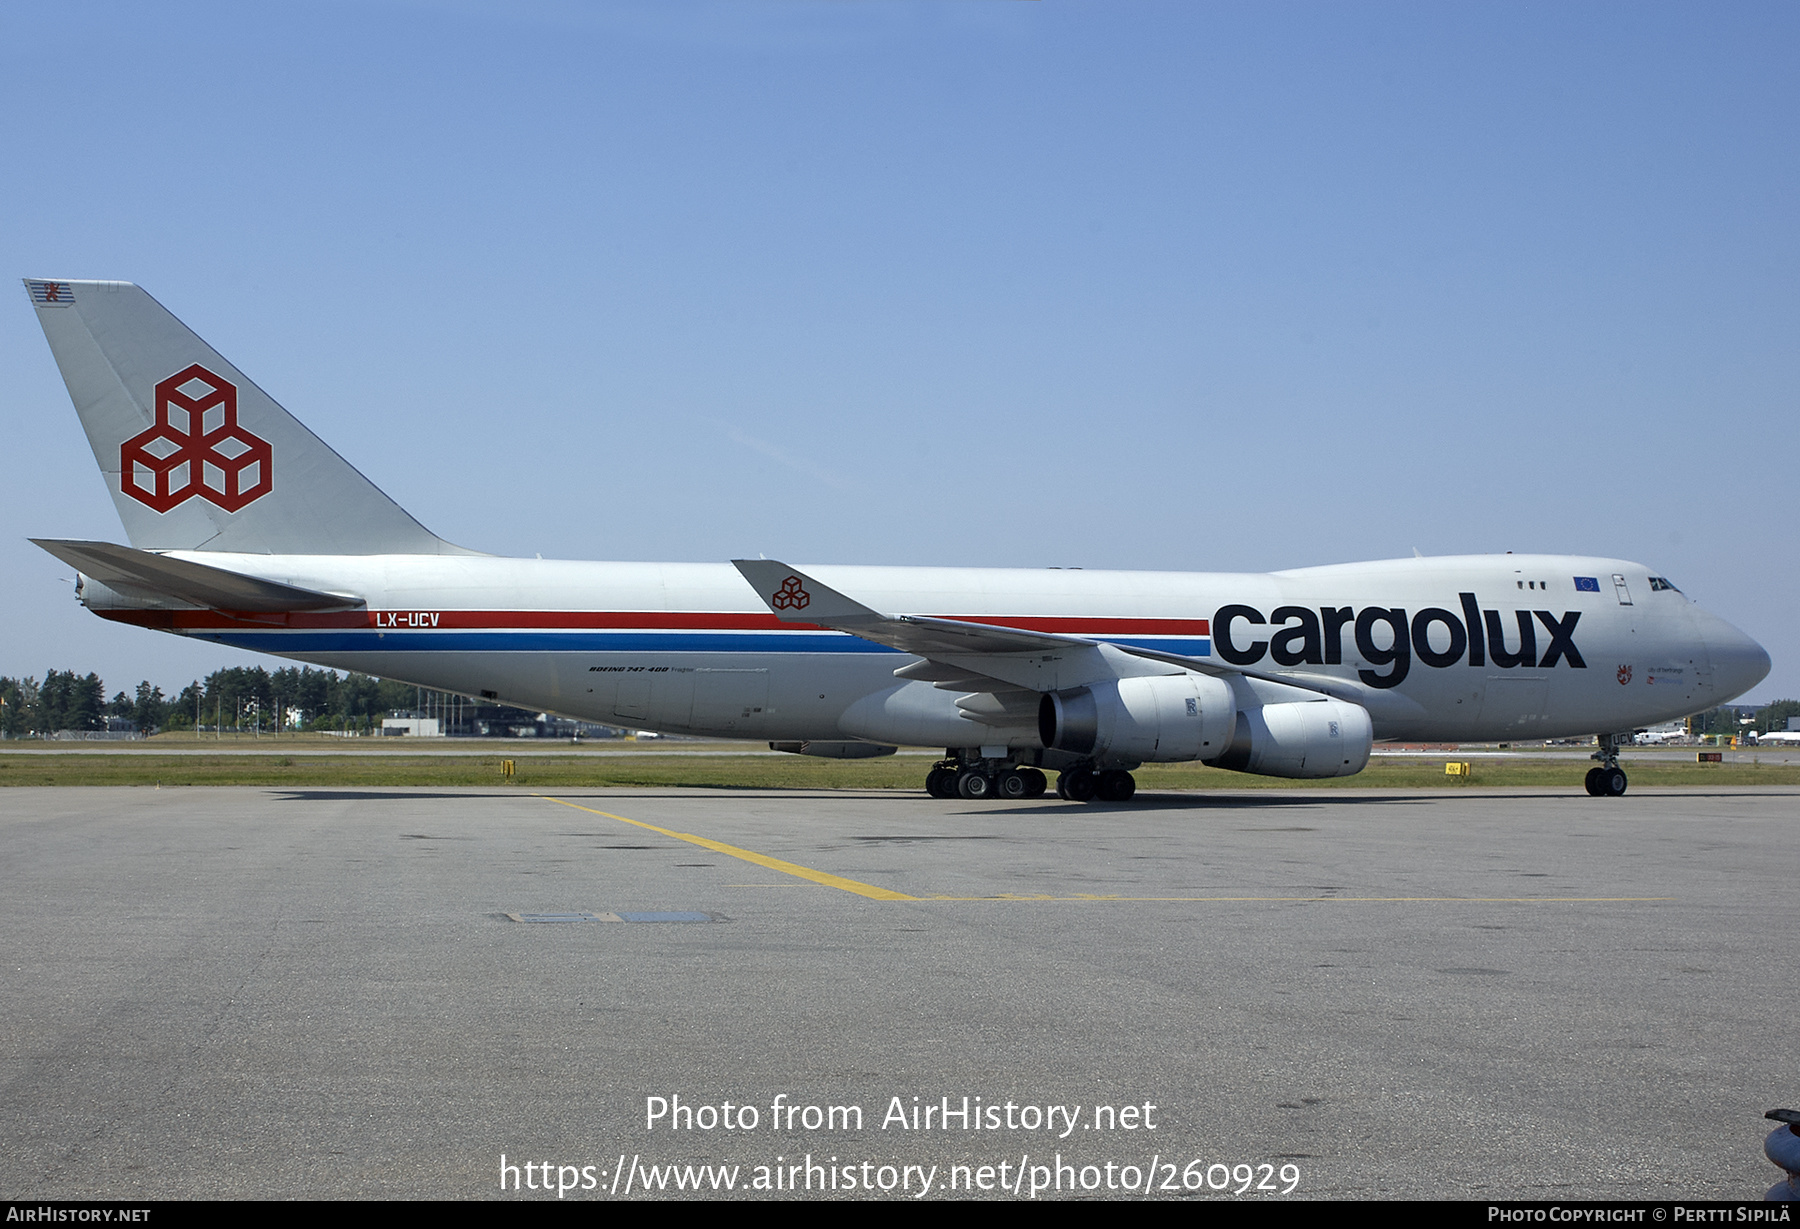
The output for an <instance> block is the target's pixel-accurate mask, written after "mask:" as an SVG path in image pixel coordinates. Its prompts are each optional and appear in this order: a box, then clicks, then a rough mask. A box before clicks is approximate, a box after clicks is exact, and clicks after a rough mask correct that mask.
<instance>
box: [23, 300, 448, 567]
mask: <svg viewBox="0 0 1800 1229" xmlns="http://www.w3.org/2000/svg"><path fill="white" fill-rule="evenodd" d="M25 288H26V290H27V291H28V292H29V293H30V295H31V301H32V305H33V306H34V307H35V308H36V309H37V314H38V322H39V323H40V324H42V325H43V327H44V336H45V337H46V338H48V339H49V342H50V349H51V352H52V353H54V354H55V355H56V363H57V366H58V367H60V368H62V376H63V382H64V383H65V384H67V385H68V387H69V396H70V398H71V399H72V400H73V401H74V402H75V412H76V413H77V414H78V415H80V416H81V425H82V427H83V428H85V429H86V431H87V436H88V443H89V444H91V445H92V446H93V449H94V459H95V460H97V461H99V462H100V470H101V472H102V473H103V474H105V476H106V486H107V489H108V490H110V491H111V492H112V497H113V504H114V505H115V506H116V507H117V508H118V510H119V519H120V520H121V521H123V522H124V523H125V535H126V537H128V538H129V539H130V540H131V544H132V545H133V546H136V547H139V548H141V549H145V550H216V551H243V552H247V553H256V554H262V553H267V554H277V555H377V554H423V555H442V554H458V555H463V554H471V553H474V552H471V551H467V550H464V549H463V548H462V547H459V546H452V545H451V544H450V543H448V542H445V541H444V540H443V539H442V538H439V537H438V536H437V535H436V534H434V533H432V532H431V531H430V530H428V529H426V528H425V527H424V526H423V525H421V524H419V522H417V521H415V520H414V519H413V518H412V517H411V516H410V515H408V513H407V512H406V510H405V509H404V508H402V507H401V506H400V505H399V504H397V503H395V502H394V501H393V500H391V499H389V498H388V497H387V496H386V495H384V494H382V492H381V490H380V489H379V488H378V487H376V485H375V484H374V483H372V482H370V481H369V480H368V479H367V478H365V477H363V476H362V475H361V474H360V473H358V472H357V471H356V469H355V468H354V467H353V466H351V464H350V463H349V462H348V461H346V460H344V458H342V457H340V456H339V455H338V454H337V453H335V452H333V451H332V450H331V449H330V448H329V447H328V446H327V445H326V444H325V442H324V441H323V440H321V439H320V438H319V437H318V436H316V435H314V434H313V433H312V432H311V431H308V430H307V429H306V428H305V427H304V426H302V425H301V423H300V422H299V420H298V419H296V418H295V417H294V416H293V415H291V414H289V413H288V412H287V411H286V410H284V409H282V408H281V406H279V405H277V404H276V403H275V400H274V398H272V397H270V396H269V395H268V394H267V393H265V392H263V390H262V389H260V388H258V387H257V386H256V385H254V384H252V383H251V382H250V381H249V379H248V378H246V377H245V376H244V374H243V373H242V372H241V371H239V370H238V369H237V368H236V367H234V366H232V365H231V364H230V363H228V362H227V361H225V359H224V358H223V357H221V356H220V355H219V353H218V352H217V351H216V350H214V349H213V348H212V347H211V346H209V345H207V344H206V343H205V342H204V341H202V340H200V338H199V337H197V336H195V335H194V332H193V330H191V329H189V328H188V327H187V326H186V325H184V324H182V323H181V321H179V320H177V319H176V318H175V317H174V316H172V315H170V314H169V312H168V311H167V310H166V309H165V308H164V307H163V306H162V304H160V303H158V302H157V301H156V300H155V299H153V298H151V297H150V296H149V295H148V294H146V293H144V291H143V290H141V289H140V288H138V287H137V286H134V285H132V284H131V283H130V282H77V281H45V280H40V279H36V278H27V279H26V281H25Z"/></svg>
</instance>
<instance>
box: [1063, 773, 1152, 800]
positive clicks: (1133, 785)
mask: <svg viewBox="0 0 1800 1229" xmlns="http://www.w3.org/2000/svg"><path fill="white" fill-rule="evenodd" d="M1135 793H1137V778H1136V777H1133V776H1132V775H1131V774H1130V773H1128V772H1126V771H1125V770H1123V769H1121V768H1106V769H1102V770H1101V771H1099V772H1095V771H1094V770H1093V769H1092V768H1071V769H1069V771H1067V772H1065V773H1063V774H1062V775H1060V776H1058V777H1057V778H1056V796H1057V797H1058V798H1061V799H1064V800H1065V801H1068V802H1130V801H1131V796H1132V795H1133V794H1135Z"/></svg>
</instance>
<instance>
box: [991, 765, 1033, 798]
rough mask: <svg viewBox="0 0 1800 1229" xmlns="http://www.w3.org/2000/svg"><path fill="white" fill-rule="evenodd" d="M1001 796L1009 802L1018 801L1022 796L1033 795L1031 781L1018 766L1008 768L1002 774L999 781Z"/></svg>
mask: <svg viewBox="0 0 1800 1229" xmlns="http://www.w3.org/2000/svg"><path fill="white" fill-rule="evenodd" d="M997 784H998V785H999V787H1000V796H1001V797H1002V798H1004V799H1006V800H1007V801H1008V802H1017V801H1018V800H1019V799H1021V798H1029V797H1031V781H1030V780H1029V779H1028V778H1027V777H1026V776H1025V774H1024V773H1023V772H1020V771H1019V770H1018V769H1017V768H1008V769H1007V770H1006V771H1005V772H1003V773H1001V774H1000V780H999V781H998V783H997Z"/></svg>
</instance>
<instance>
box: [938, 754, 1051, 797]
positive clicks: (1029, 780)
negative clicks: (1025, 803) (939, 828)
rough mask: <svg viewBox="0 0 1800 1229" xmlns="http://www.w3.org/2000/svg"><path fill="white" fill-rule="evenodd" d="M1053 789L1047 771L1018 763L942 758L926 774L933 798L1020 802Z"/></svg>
mask: <svg viewBox="0 0 1800 1229" xmlns="http://www.w3.org/2000/svg"><path fill="white" fill-rule="evenodd" d="M1049 788H1050V782H1049V781H1048V780H1047V779H1046V778H1045V776H1044V774H1043V773H1041V772H1039V771H1038V770H1037V769H1035V768H1022V767H1019V766H1018V765H1015V764H983V763H980V762H972V763H967V764H964V763H960V762H958V761H957V760H939V761H938V762H937V763H936V764H935V765H933V766H932V769H931V771H930V772H929V773H927V774H926V776H925V792H926V793H928V794H930V795H931V796H932V797H933V798H967V799H968V800H969V801H971V802H979V801H981V800H982V799H984V798H1004V799H1006V800H1007V801H1008V802H1017V801H1020V800H1022V799H1026V798H1040V797H1042V796H1043V795H1044V792H1045V791H1046V790H1048V789H1049Z"/></svg>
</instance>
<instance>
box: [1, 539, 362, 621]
mask: <svg viewBox="0 0 1800 1229" xmlns="http://www.w3.org/2000/svg"><path fill="white" fill-rule="evenodd" d="M31 541H32V542H33V543H35V544H36V545H38V546H41V547H43V548H44V549H45V550H47V551H49V552H50V553H51V554H52V555H55V556H56V557H57V558H58V559H61V560H62V561H63V562H64V563H67V564H69V565H70V566H72V567H74V568H76V569H77V570H78V571H80V572H82V573H84V574H85V575H87V576H90V577H92V578H93V579H95V580H97V581H99V582H100V583H101V584H103V585H105V586H106V587H107V588H109V589H115V590H117V591H119V592H120V593H123V594H125V595H127V596H128V597H134V598H148V599H151V600H157V599H168V598H173V599H175V600H176V601H177V602H183V603H186V604H188V605H190V606H199V607H204V608H207V609H212V610H243V611H274V610H352V609H355V608H356V607H358V606H361V605H362V604H363V602H362V599H361V598H355V597H345V596H343V595H341V594H336V593H320V592H319V591H317V590H316V589H301V588H298V587H296V586H294V585H284V584H281V583H279V582H277V581H273V580H264V579H262V578H261V577H259V576H245V575H244V574H243V573H241V572H230V571H227V570H225V569H224V568H215V567H212V566H210V565H209V564H204V563H192V562H189V561H188V560H185V559H172V558H170V557H169V556H167V555H159V554H156V553H155V552H154V551H147V550H138V549H136V548H134V547H130V546H118V545H115V544H114V543H111V542H73V541H63V540H59V539H55V538H33V539H31Z"/></svg>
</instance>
